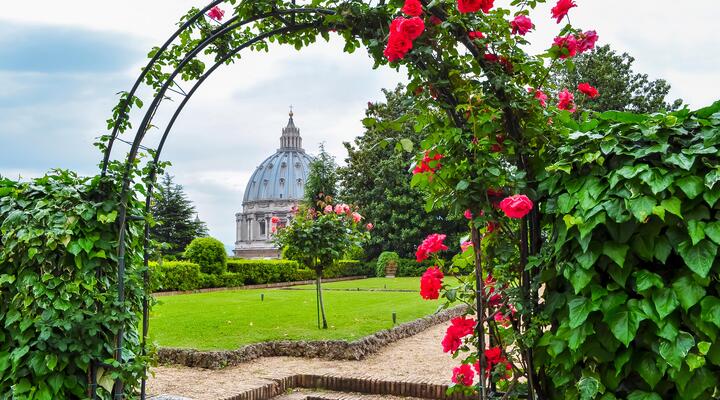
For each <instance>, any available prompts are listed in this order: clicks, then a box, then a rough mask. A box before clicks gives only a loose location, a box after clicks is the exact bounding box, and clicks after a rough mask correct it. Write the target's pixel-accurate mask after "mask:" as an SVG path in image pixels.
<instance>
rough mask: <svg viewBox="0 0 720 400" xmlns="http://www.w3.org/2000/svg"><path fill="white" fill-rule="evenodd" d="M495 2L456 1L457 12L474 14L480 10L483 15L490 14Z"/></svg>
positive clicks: (491, 0)
mask: <svg viewBox="0 0 720 400" xmlns="http://www.w3.org/2000/svg"><path fill="white" fill-rule="evenodd" d="M494 1H495V0H458V11H460V12H461V13H463V14H465V13H474V12H478V11H480V10H482V12H484V13H485V14H487V13H488V12H490V9H491V8H492V7H493V2H494Z"/></svg>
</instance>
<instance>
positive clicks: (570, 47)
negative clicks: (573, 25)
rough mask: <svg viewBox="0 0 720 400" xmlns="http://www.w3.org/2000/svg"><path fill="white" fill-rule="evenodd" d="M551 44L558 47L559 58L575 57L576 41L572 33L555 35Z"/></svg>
mask: <svg viewBox="0 0 720 400" xmlns="http://www.w3.org/2000/svg"><path fill="white" fill-rule="evenodd" d="M553 46H555V47H557V48H558V49H560V58H563V59H565V58H570V57H575V55H576V54H577V51H578V42H577V39H575V36H573V35H567V36H558V37H556V38H555V40H554V41H553Z"/></svg>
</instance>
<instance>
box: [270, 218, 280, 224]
mask: <svg viewBox="0 0 720 400" xmlns="http://www.w3.org/2000/svg"><path fill="white" fill-rule="evenodd" d="M270 222H272V223H273V224H277V223H278V222H280V218H279V217H272V218H270Z"/></svg>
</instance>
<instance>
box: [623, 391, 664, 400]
mask: <svg viewBox="0 0 720 400" xmlns="http://www.w3.org/2000/svg"><path fill="white" fill-rule="evenodd" d="M627 400H663V398H662V397H660V395H659V394H657V393H652V392H644V391H642V390H635V391H633V392H632V393H630V395H628V397H627Z"/></svg>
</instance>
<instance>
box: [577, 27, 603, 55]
mask: <svg viewBox="0 0 720 400" xmlns="http://www.w3.org/2000/svg"><path fill="white" fill-rule="evenodd" d="M576 39H577V41H578V52H579V53H584V52H586V51H588V50H592V49H594V48H595V43H596V42H597V40H598V34H597V32H595V31H587V32H585V33H581V34H580V35H578V37H577V38H576Z"/></svg>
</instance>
